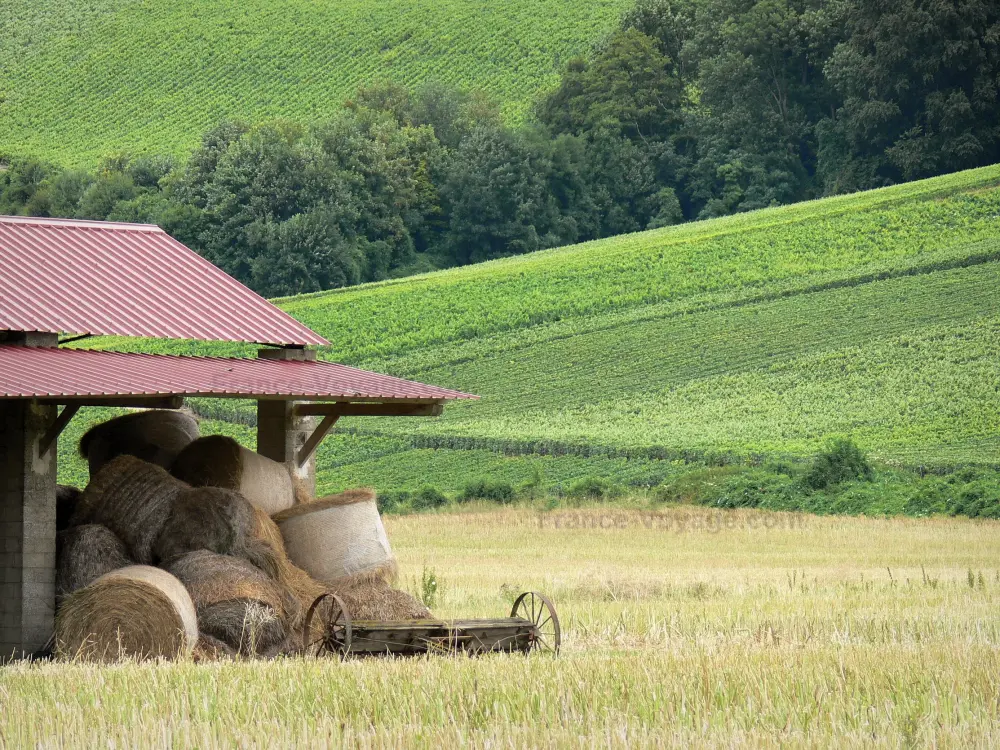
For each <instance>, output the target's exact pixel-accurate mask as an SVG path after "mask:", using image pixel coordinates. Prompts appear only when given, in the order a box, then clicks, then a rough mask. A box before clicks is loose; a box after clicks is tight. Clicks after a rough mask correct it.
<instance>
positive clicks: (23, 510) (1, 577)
mask: <svg viewBox="0 0 1000 750" xmlns="http://www.w3.org/2000/svg"><path fill="white" fill-rule="evenodd" d="M55 418H56V407H54V406H40V405H38V404H36V403H35V402H34V401H30V400H27V399H18V400H10V401H0V659H2V660H6V659H10V658H21V657H24V656H28V655H30V654H31V653H33V652H35V651H39V650H41V649H42V648H43V647H44V646H45V644H46V643H47V642H48V640H49V638H50V636H51V635H52V630H53V618H54V615H55V569H56V451H55V446H53V447H52V449H51V450H49V451H48V452H47V453H46V454H45V455H44V456H42V455H39V452H38V448H39V442H40V438H41V437H42V435H44V434H45V431H46V430H47V429H48V427H49V426H50V425H51V424H52V422H53V421H54V420H55Z"/></svg>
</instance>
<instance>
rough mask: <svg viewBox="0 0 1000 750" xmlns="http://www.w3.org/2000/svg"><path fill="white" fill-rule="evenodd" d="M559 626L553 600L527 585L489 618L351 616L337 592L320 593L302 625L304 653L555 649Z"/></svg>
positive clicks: (409, 653)
mask: <svg viewBox="0 0 1000 750" xmlns="http://www.w3.org/2000/svg"><path fill="white" fill-rule="evenodd" d="M561 642H562V631H561V628H560V625H559V616H558V615H557V614H556V609H555V606H554V605H553V604H552V602H551V600H549V598H548V597H546V596H545V595H544V594H540V593H538V592H536V591H526V592H524V593H523V594H521V595H520V596H518V597H517V599H516V600H515V601H514V606H513V607H512V608H511V613H510V617H504V618H498V619H492V620H438V619H424V620H397V621H391V622H379V621H376V620H354V619H352V618H351V615H350V612H349V611H348V609H347V606H346V605H345V604H344V601H343V600H342V599H341V598H340V597H339V596H337V595H336V594H332V593H327V594H321V595H320V596H319V597H317V598H316V600H315V601H314V602H313V603H312V606H310V607H309V611H308V613H307V614H306V620H305V627H304V628H303V637H302V652H303V653H304V654H305V655H306V656H327V655H339V656H341V657H348V656H390V655H395V656H413V655H417V654H426V653H441V654H447V653H458V652H462V653H466V654H470V655H478V654H485V653H495V652H506V653H515V652H520V653H525V654H526V653H529V652H531V651H540V652H544V653H551V654H557V653H558V652H559V647H560V645H561Z"/></svg>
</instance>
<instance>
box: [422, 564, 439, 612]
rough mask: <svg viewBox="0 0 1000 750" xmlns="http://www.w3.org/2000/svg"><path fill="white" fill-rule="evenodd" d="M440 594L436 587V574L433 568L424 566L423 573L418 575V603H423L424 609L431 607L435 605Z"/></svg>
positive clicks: (437, 586)
mask: <svg viewBox="0 0 1000 750" xmlns="http://www.w3.org/2000/svg"><path fill="white" fill-rule="evenodd" d="M440 594H441V588H440V586H439V585H438V579H437V573H435V572H434V568H428V567H426V566H425V567H424V570H423V572H422V573H421V574H420V591H419V598H420V601H421V602H423V604H424V606H425V607H428V608H430V607H433V606H435V605H436V604H437V601H438V596H439V595H440Z"/></svg>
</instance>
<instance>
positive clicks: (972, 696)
mask: <svg viewBox="0 0 1000 750" xmlns="http://www.w3.org/2000/svg"><path fill="white" fill-rule="evenodd" d="M386 527H387V531H388V533H389V536H390V538H391V539H392V540H393V548H394V551H395V552H396V555H397V557H398V559H399V562H400V574H401V576H400V585H402V586H404V587H405V588H407V589H410V590H416V589H418V588H420V587H421V581H420V579H421V577H422V576H423V577H427V576H431V574H433V577H434V578H436V580H437V583H438V587H437V589H438V599H437V602H436V603H435V604H434V605H433V606H432V609H433V610H434V611H435V613H436V614H440V615H442V616H459V615H461V616H466V617H468V616H472V617H494V616H498V615H505V614H507V610H508V608H509V606H510V602H511V600H512V599H513V597H514V596H515V595H516V594H517V593H518V592H520V591H522V590H524V589H537V590H541V591H544V592H546V593H548V594H550V595H551V596H552V598H553V599H554V600H555V603H556V606H557V607H558V609H559V614H560V617H561V619H562V624H563V653H562V655H561V656H560V657H558V658H557V659H554V660H553V659H551V658H548V657H542V656H531V657H528V658H525V657H522V656H494V657H487V658H480V659H472V660H469V659H465V658H454V657H429V658H417V659H408V660H396V661H386V660H381V659H376V660H359V661H351V662H347V663H341V662H339V661H335V660H329V661H311V662H310V661H303V660H300V659H288V660H278V661H275V662H261V663H233V662H222V663H219V664H210V665H205V666H201V665H195V664H193V663H191V662H182V663H177V664H151V665H123V666H119V667H114V668H110V669H97V668H94V667H92V666H89V665H86V664H44V665H39V666H33V667H32V666H15V667H12V668H9V669H7V670H4V671H2V672H0V694H2V695H3V703H2V705H3V715H4V721H3V723H2V724H0V726H2V728H0V744H9V745H14V746H22V745H30V746H34V745H36V744H46V745H52V744H58V743H60V742H61V743H65V744H73V745H91V746H93V745H94V744H96V743H97V742H98V741H100V742H101V744H103V745H108V744H109V743H114V744H116V745H117V746H122V745H133V744H136V743H139V742H142V741H144V740H148V738H150V737H156V738H158V740H157V741H158V742H159V743H160V744H164V745H170V744H179V745H194V744H197V745H199V746H203V747H214V746H231V745H234V744H240V745H242V746H254V747H265V746H268V747H270V746H275V745H282V746H293V745H297V746H317V745H323V746H399V745H406V746H415V747H442V746H443V747H450V746H455V745H457V744H461V743H465V744H467V745H473V746H483V745H486V744H490V745H491V746H492V747H525V746H552V747H578V746H579V745H580V744H581V741H583V742H584V743H585V744H588V745H591V744H592V745H596V746H614V747H642V746H656V745H685V744H694V745H700V746H705V745H711V746H731V745H734V744H742V745H752V746H761V745H763V746H779V745H780V746H786V747H787V746H791V747H796V746H800V747H801V746H815V745H827V746H828V745H839V746H848V747H849V746H854V747H862V746H864V747H871V746H876V747H899V746H904V745H912V744H919V745H926V744H931V743H936V744H938V745H940V746H945V747H958V746H962V747H970V746H995V745H996V744H997V743H998V741H1000V737H998V733H1000V730H998V726H1000V681H998V679H997V674H1000V650H998V646H1000V617H998V616H997V611H998V607H997V604H998V600H1000V563H998V562H997V561H998V560H1000V533H998V532H1000V524H998V523H996V522H989V521H980V522H974V521H968V520H961V519H921V520H916V519H891V520H879V519H865V518H845V517H815V516H796V515H784V514H765V513H760V512H754V511H730V512H723V513H720V512H714V511H709V510H706V509H697V508H689V507H682V508H677V509H669V510H665V511H662V512H654V511H616V510H586V509H583V510H572V511H557V512H552V513H547V514H538V513H534V512H531V511H526V510H516V509H510V510H504V511H492V512H482V513H464V514H454V515H443V514H429V515H421V516H408V517H394V518H388V519H387V520H386ZM424 574H426V575H424Z"/></svg>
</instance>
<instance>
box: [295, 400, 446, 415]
mask: <svg viewBox="0 0 1000 750" xmlns="http://www.w3.org/2000/svg"><path fill="white" fill-rule="evenodd" d="M443 410H444V405H443V404H441V403H438V402H436V401H435V402H431V403H423V404H419V403H417V404H414V403H378V404H375V403H356V402H355V403H348V402H344V401H338V402H336V403H332V404H316V403H312V404H306V403H300V404H296V405H295V415H296V416H299V417H326V416H330V415H333V414H335V415H337V416H338V417H439V416H441V412H442V411H443Z"/></svg>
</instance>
